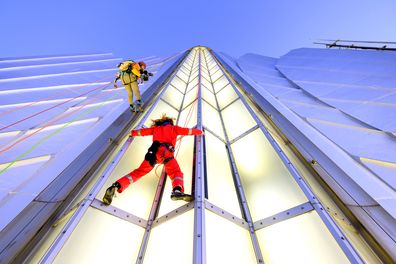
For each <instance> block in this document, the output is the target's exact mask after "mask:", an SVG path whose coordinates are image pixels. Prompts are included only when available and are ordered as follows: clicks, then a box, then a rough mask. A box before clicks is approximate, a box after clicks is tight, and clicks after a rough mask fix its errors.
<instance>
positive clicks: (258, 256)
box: [211, 62, 264, 263]
mask: <svg viewBox="0 0 396 264" xmlns="http://www.w3.org/2000/svg"><path fill="white" fill-rule="evenodd" d="M215 64H216V62H215ZM219 68H220V66H219ZM211 84H212V88H213V90H214V87H213V82H211ZM215 99H216V104H217V108H218V109H220V107H219V102H218V100H217V96H215ZM219 115H220V121H221V126H222V128H223V132H224V138H225V142H226V144H225V145H226V149H227V153H228V158H229V161H230V166H231V172H232V175H233V178H234V181H235V186H236V191H237V196H238V201H239V206H240V208H241V211H242V215H243V217H244V218H245V220H246V221H247V223H248V226H249V234H250V239H251V241H252V245H253V249H254V253H255V255H256V260H257V263H263V262H264V261H263V256H262V253H261V249H260V246H259V243H258V239H257V236H256V233H255V231H254V226H253V219H252V217H251V215H250V210H249V207H248V204H247V200H246V196H245V193H244V191H243V187H242V183H241V179H240V177H239V173H238V169H237V167H236V163H235V159H234V154H233V153H232V149H231V145H230V143H229V139H228V135H227V131H226V128H225V125H224V120H223V115H222V114H221V112H220V111H219Z"/></svg>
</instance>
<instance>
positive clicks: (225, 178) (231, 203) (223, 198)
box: [205, 132, 242, 218]
mask: <svg viewBox="0 0 396 264" xmlns="http://www.w3.org/2000/svg"><path fill="white" fill-rule="evenodd" d="M205 142H206V166H207V181H208V199H209V201H210V202H212V203H213V204H215V205H217V206H219V207H221V208H223V209H224V210H226V211H227V212H229V213H231V214H233V215H235V216H238V217H239V218H242V215H241V210H240V207H239V202H238V197H237V194H236V190H235V185H234V180H233V177H232V173H231V168H230V165H229V160H228V154H227V150H226V147H225V144H224V143H223V142H221V141H220V140H219V139H218V138H216V137H215V136H213V135H212V134H210V133H209V132H207V133H205ZM219 190H221V191H219Z"/></svg>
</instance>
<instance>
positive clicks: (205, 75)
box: [201, 71, 210, 81]
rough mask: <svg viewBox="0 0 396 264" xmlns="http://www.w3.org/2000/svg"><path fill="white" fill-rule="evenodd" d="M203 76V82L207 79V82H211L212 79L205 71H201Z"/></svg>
mask: <svg viewBox="0 0 396 264" xmlns="http://www.w3.org/2000/svg"><path fill="white" fill-rule="evenodd" d="M201 75H202V80H203V79H205V80H207V81H210V77H209V74H208V73H207V72H205V71H201Z"/></svg>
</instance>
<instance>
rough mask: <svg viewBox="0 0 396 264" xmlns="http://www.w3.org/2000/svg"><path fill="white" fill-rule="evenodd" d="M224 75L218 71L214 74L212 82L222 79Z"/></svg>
mask: <svg viewBox="0 0 396 264" xmlns="http://www.w3.org/2000/svg"><path fill="white" fill-rule="evenodd" d="M221 75H223V71H222V70H218V71H217V72H213V74H212V80H213V81H215V80H217V79H219V78H220V76H221Z"/></svg>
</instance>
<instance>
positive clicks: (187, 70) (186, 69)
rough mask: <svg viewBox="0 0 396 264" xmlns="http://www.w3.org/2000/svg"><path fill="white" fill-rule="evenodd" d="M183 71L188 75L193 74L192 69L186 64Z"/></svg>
mask: <svg viewBox="0 0 396 264" xmlns="http://www.w3.org/2000/svg"><path fill="white" fill-rule="evenodd" d="M181 69H182V70H183V71H184V72H185V73H186V74H188V73H190V72H191V68H190V67H188V66H187V65H186V64H183V66H182V67H181Z"/></svg>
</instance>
